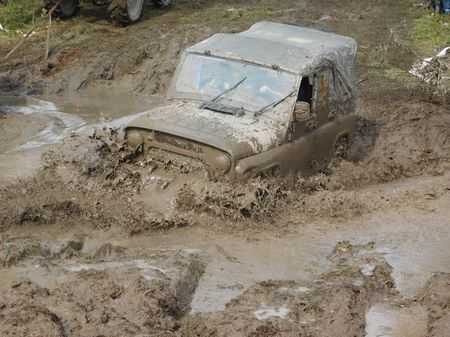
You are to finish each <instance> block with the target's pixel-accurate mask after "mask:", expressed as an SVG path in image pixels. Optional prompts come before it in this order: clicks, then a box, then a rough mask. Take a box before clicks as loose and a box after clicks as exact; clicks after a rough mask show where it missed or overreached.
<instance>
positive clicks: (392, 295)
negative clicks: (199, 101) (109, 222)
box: [0, 239, 450, 337]
mask: <svg viewBox="0 0 450 337" xmlns="http://www.w3.org/2000/svg"><path fill="white" fill-rule="evenodd" d="M7 244H8V247H9V256H8V255H4V254H2V255H1V256H0V258H1V262H2V263H3V265H4V266H6V265H7V266H9V269H8V270H6V271H5V269H3V270H4V271H5V272H4V273H3V275H4V276H5V280H4V281H5V282H4V283H5V284H2V286H1V287H0V294H1V296H0V321H1V322H2V324H1V325H0V332H1V334H2V336H24V337H25V336H34V335H36V336H111V337H113V336H117V337H119V336H144V335H145V336H147V335H148V336H178V337H181V336H183V337H184V336H185V337H190V336H249V337H250V336H305V337H306V336H310V337H312V336H317V337H331V336H336V335H338V336H358V337H362V336H368V337H374V336H379V334H380V333H385V334H386V333H387V334H388V335H389V336H396V337H400V336H403V337H404V336H409V337H416V336H417V337H424V336H436V337H444V336H446V335H447V332H448V330H447V327H448V323H449V317H450V312H449V309H448V307H449V298H448V290H449V289H448V284H449V278H450V276H449V274H443V273H442V274H436V275H434V276H433V277H432V278H431V279H430V281H429V282H428V283H427V284H426V286H425V287H424V288H423V289H422V290H421V291H420V292H419V294H418V295H417V296H416V297H415V298H408V299H405V298H403V297H402V296H400V295H399V293H398V291H397V290H396V287H395V283H394V280H393V278H392V276H391V272H392V268H391V267H390V266H389V264H387V263H386V261H385V260H384V259H383V257H382V256H381V255H379V254H377V253H375V251H374V244H373V243H369V244H365V245H351V244H350V243H349V242H340V243H339V244H338V245H337V246H336V247H335V249H334V250H333V252H332V253H331V254H330V255H329V257H328V259H329V260H330V263H331V267H330V269H329V271H327V272H325V273H323V274H322V275H320V276H319V277H318V278H316V279H314V280H312V281H310V282H299V281H271V280H268V281H264V282H260V283H258V284H256V285H254V286H251V287H250V288H248V289H246V290H245V291H244V292H243V293H242V294H241V295H240V296H238V297H237V298H235V299H233V300H232V301H230V302H229V303H228V304H227V306H226V308H225V309H224V310H223V311H217V312H213V313H197V314H193V315H192V314H191V315H187V313H188V311H189V308H190V301H191V299H192V296H193V293H194V291H195V289H196V287H197V285H198V281H199V279H200V277H201V275H202V273H203V271H204V268H205V263H206V261H207V259H206V260H205V256H204V255H203V254H202V253H201V252H200V251H192V250H190V251H187V250H185V251H183V250H180V251H155V250H151V249H127V248H124V247H120V246H115V245H112V244H104V245H101V246H97V247H92V246H91V247H89V245H86V244H85V242H84V241H83V239H75V240H71V241H62V242H45V241H40V242H39V241H32V240H28V239H16V240H10V241H8V242H7ZM12 257H15V258H12ZM412 320H413V321H414V323H413V324H412V323H411V321H412ZM412 326H413V328H412Z"/></svg>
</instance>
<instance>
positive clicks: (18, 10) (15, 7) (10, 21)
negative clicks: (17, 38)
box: [0, 0, 42, 31]
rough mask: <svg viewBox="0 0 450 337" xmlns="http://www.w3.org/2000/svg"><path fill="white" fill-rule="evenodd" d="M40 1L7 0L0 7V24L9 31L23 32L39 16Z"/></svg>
mask: <svg viewBox="0 0 450 337" xmlns="http://www.w3.org/2000/svg"><path fill="white" fill-rule="evenodd" d="M41 10H42V0H9V1H8V2H7V3H6V4H5V5H0V24H1V25H2V26H3V27H4V28H5V29H7V30H9V31H18V30H23V29H25V28H26V27H28V26H29V25H30V24H32V23H33V21H34V20H35V19H36V17H37V16H39V15H40V14H41Z"/></svg>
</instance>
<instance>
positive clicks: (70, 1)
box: [44, 0, 80, 19]
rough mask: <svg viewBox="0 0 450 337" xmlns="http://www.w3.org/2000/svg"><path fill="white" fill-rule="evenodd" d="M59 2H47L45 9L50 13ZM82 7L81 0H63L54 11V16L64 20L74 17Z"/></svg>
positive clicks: (51, 0) (48, 0)
mask: <svg viewBox="0 0 450 337" xmlns="http://www.w3.org/2000/svg"><path fill="white" fill-rule="evenodd" d="M57 3H58V1H57V0H45V1H44V7H45V9H47V10H48V11H50V10H51V9H52V8H53V7H54V6H55V5H56V4H57ZM79 6H80V3H79V0H63V1H62V2H61V3H60V4H59V5H58V6H57V7H56V8H55V10H54V11H53V15H54V16H57V17H60V18H62V19H66V18H70V17H72V16H74V15H75V14H76V13H77V11H78V8H79Z"/></svg>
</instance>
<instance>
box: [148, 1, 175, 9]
mask: <svg viewBox="0 0 450 337" xmlns="http://www.w3.org/2000/svg"><path fill="white" fill-rule="evenodd" d="M152 1H153V4H154V5H155V6H156V7H158V8H166V7H169V6H170V5H171V4H172V2H173V1H172V0H152Z"/></svg>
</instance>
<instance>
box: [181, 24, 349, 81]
mask: <svg viewBox="0 0 450 337" xmlns="http://www.w3.org/2000/svg"><path fill="white" fill-rule="evenodd" d="M356 50H357V44H356V41H355V40H354V39H352V38H350V37H346V36H341V35H337V34H333V33H327V32H323V31H319V30H316V29H311V28H305V27H300V26H293V25H286V24H280V23H274V22H265V21H263V22H258V23H256V24H254V25H253V26H251V27H250V28H249V29H248V30H246V31H244V32H241V33H237V34H215V35H213V36H211V37H210V38H208V39H206V40H204V41H202V42H200V43H197V44H196V45H194V46H192V47H190V48H188V49H187V52H188V53H201V54H207V55H212V56H217V57H223V58H230V59H236V60H242V61H246V62H251V63H256V64H261V65H265V66H272V67H274V68H280V69H283V70H286V71H290V72H293V73H296V74H300V75H305V74H308V73H309V72H310V71H312V70H313V69H314V68H316V67H318V66H320V65H321V64H322V63H324V62H329V63H332V64H334V65H335V66H336V68H338V70H339V71H340V72H341V73H342V75H344V77H345V78H348V79H349V78H350V77H352V76H353V66H354V61H355V56H356ZM349 84H350V83H349ZM350 85H351V84H350Z"/></svg>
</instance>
